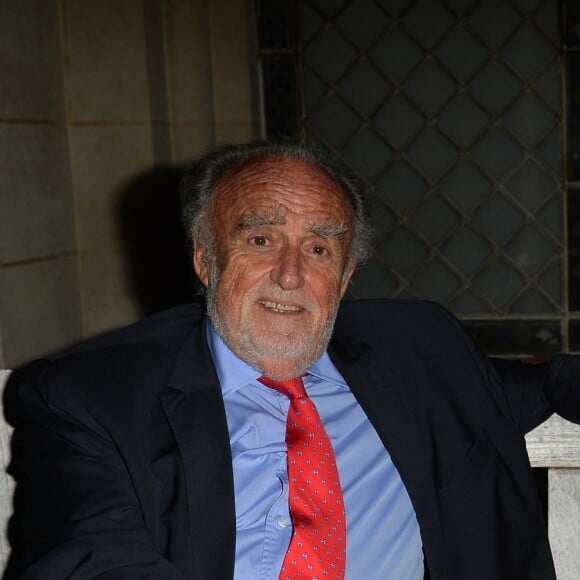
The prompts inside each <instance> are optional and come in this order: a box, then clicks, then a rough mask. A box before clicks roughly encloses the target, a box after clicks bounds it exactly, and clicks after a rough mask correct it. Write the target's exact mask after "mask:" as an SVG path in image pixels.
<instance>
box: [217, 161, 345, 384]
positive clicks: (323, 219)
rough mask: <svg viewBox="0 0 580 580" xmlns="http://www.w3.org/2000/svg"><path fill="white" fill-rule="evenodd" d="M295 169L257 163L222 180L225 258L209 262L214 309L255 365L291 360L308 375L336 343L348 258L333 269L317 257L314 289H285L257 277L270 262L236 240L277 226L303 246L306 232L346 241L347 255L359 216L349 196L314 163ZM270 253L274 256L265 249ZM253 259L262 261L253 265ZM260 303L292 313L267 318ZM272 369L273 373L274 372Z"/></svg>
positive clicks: (220, 232) (221, 248) (230, 339)
mask: <svg viewBox="0 0 580 580" xmlns="http://www.w3.org/2000/svg"><path fill="white" fill-rule="evenodd" d="M296 167H297V166H296V164H294V166H293V167H290V169H289V167H288V164H287V163H284V162H276V163H262V164H261V165H260V166H259V167H254V168H248V167H246V168H244V169H243V171H242V172H241V173H237V174H234V175H233V176H231V178H230V179H228V180H224V181H222V183H220V185H219V193H218V191H217V188H216V192H214V194H215V193H218V195H219V198H214V199H219V202H216V203H214V204H213V207H212V219H213V223H214V226H215V228H216V236H217V237H218V238H219V240H220V243H218V244H217V246H218V247H217V250H218V256H219V259H218V260H215V259H214V260H212V259H211V257H209V256H208V259H207V260H206V265H207V267H208V292H207V306H208V314H209V316H210V318H211V320H212V322H213V324H214V326H215V328H216V330H217V331H218V333H219V334H220V335H221V336H222V337H223V338H224V340H225V341H226V343H227V344H228V345H229V346H230V348H232V350H233V351H234V352H236V354H238V356H240V357H241V358H242V359H244V360H246V362H248V363H249V364H251V365H252V366H254V367H255V368H258V369H260V370H261V371H262V372H265V370H266V369H264V368H262V363H263V362H264V361H266V362H267V364H268V365H270V363H271V361H270V360H267V359H280V360H284V361H286V363H288V364H286V366H285V368H286V369H288V368H290V366H291V367H292V368H293V370H292V371H288V372H291V373H293V376H297V375H298V374H301V373H303V372H305V371H306V370H307V368H308V367H309V366H310V365H311V364H312V363H313V362H314V361H315V360H317V359H318V358H319V357H320V356H321V355H322V353H323V352H324V350H325V349H326V346H327V344H328V341H329V340H330V337H331V334H332V329H333V327H334V321H335V317H336V312H337V305H338V302H339V299H340V289H341V283H342V282H343V281H344V279H345V275H346V274H347V272H346V270H345V264H344V263H343V261H342V257H341V256H339V255H337V256H335V258H334V262H331V265H330V266H325V265H320V266H319V265H318V263H316V262H313V264H312V265H310V266H309V268H310V269H309V271H308V273H307V277H308V276H310V275H312V276H314V279H315V284H316V286H314V287H313V288H311V287H310V285H309V283H305V284H302V285H300V287H297V288H284V287H282V286H281V285H280V284H278V283H277V282H275V281H273V280H272V278H271V277H270V275H267V274H265V275H256V273H255V272H254V270H255V267H256V266H257V267H258V271H259V270H260V269H261V268H263V265H264V263H265V262H263V261H260V260H262V258H254V257H253V256H252V254H249V255H248V256H246V255H245V253H244V250H243V247H244V245H243V243H241V242H243V240H241V241H240V244H239V245H238V242H235V243H234V241H235V238H236V236H240V235H241V234H242V233H243V232H244V231H246V230H252V229H253V228H255V229H258V230H259V228H260V227H261V226H274V230H276V226H280V227H281V229H280V231H281V232H282V235H283V236H286V243H292V244H297V245H298V250H297V251H300V243H301V242H300V240H301V238H302V237H305V236H311V235H314V236H320V237H321V238H341V239H340V247H341V249H342V251H341V252H340V253H341V254H343V253H344V254H346V251H347V248H346V246H347V245H348V241H349V240H350V238H351V236H350V235H349V233H350V231H351V228H352V221H353V212H352V211H351V208H350V206H349V205H348V203H349V202H348V200H347V199H346V197H345V196H344V195H343V192H342V191H341V190H338V189H337V187H336V186H335V185H334V184H333V182H332V181H331V180H328V179H325V178H324V176H322V177H321V174H320V172H318V173H316V171H315V168H314V169H313V168H312V167H310V166H308V167H306V168H304V167H302V168H300V171H296ZM302 169H305V170H304V171H302ZM347 224H348V225H347ZM349 226H350V227H349ZM264 255H265V256H266V259H269V258H268V256H269V255H268V254H267V253H265V254H264ZM272 256H275V254H272ZM255 259H257V260H259V261H258V262H254V261H253V260H255ZM299 259H300V258H299ZM266 263H267V262H266ZM321 264H324V263H321ZM273 267H275V263H274V265H273ZM252 280H253V281H252ZM316 288H317V289H316ZM313 289H315V291H314V293H313ZM258 304H261V307H262V308H265V309H269V311H271V312H274V311H276V310H277V309H278V310H280V309H281V310H283V311H286V310H289V314H288V315H286V314H283V313H282V314H280V316H282V318H277V316H276V315H265V316H261V315H260V311H259V310H255V307H256V305H258ZM280 306H281V307H282V308H277V307H280ZM297 308H298V309H299V310H298V311H297V310H296V309H297ZM295 312H296V315H297V316H298V317H299V318H296V319H295V320H297V321H299V322H297V323H296V324H294V323H293V322H290V323H288V324H287V323H286V322H284V321H292V320H293V319H292V318H284V317H285V316H289V317H293V316H295V314H294V313H295ZM300 312H303V314H300ZM278 321H282V323H279V322H278ZM300 321H301V322H300ZM289 365H290V366H289ZM268 370H269V374H270V375H272V369H271V368H269V369H268ZM285 372H286V371H285ZM278 378H284V377H282V376H279V377H278ZM285 378H288V376H286V377H285Z"/></svg>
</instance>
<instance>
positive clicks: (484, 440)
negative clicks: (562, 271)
mask: <svg viewBox="0 0 580 580" xmlns="http://www.w3.org/2000/svg"><path fill="white" fill-rule="evenodd" d="M202 321H203V311H202V309H201V308H200V307H198V306H195V305H187V306H182V307H178V308H175V309H172V310H169V311H166V312H164V313H161V314H159V315H156V316H154V317H151V318H149V319H147V320H145V321H143V322H140V323H138V324H135V325H132V326H130V327H128V328H125V329H122V330H120V331H116V332H114V333H111V334H108V335H105V336H104V337H101V338H98V339H94V340H91V341H89V342H87V343H84V344H82V345H80V346H78V347H76V348H74V349H72V350H69V351H67V352H65V353H63V354H60V355H56V356H53V357H50V358H47V359H44V360H41V361H37V362H35V363H33V364H32V365H29V366H28V367H27V368H25V369H23V370H22V371H19V372H16V373H14V376H13V378H12V380H11V381H10V383H9V385H8V391H7V397H6V401H7V404H8V414H9V417H10V419H11V420H12V421H13V422H14V424H15V436H14V463H13V468H12V469H13V472H14V474H15V477H16V479H17V483H18V494H17V499H16V516H15V518H14V521H13V522H12V528H11V530H12V535H13V537H14V538H15V542H16V548H17V549H16V551H15V557H14V560H13V562H12V569H17V568H18V567H23V569H25V572H24V573H23V575H22V577H23V578H29V579H32V578H34V579H40V580H52V579H54V580H62V579H64V578H74V579H75V580H81V579H89V578H90V579H93V578H99V579H106V580H113V579H119V580H120V579H137V578H139V579H144V578H151V579H155V580H159V579H170V578H172V579H173V578H174V579H197V580H212V579H220V580H221V579H227V578H232V574H233V567H234V551H235V513H234V491H233V476H232V465H231V454H230V447H229V438H228V430H227V424H226V418H225V412H224V406H223V402H222V398H221V394H220V388H219V385H218V381H217V377H216V373H215V369H214V366H213V363H212V360H211V356H210V354H209V350H208V347H207V344H206V341H205V335H204V325H203V323H202ZM329 352H330V355H331V357H332V359H333V361H334V363H335V364H336V366H337V368H338V369H339V371H340V372H341V373H342V375H343V376H344V378H345V379H346V381H347V382H348V384H349V385H350V387H351V389H352V391H353V393H354V395H355V396H356V398H357V399H358V401H359V402H360V404H361V406H362V407H363V409H364V411H365V412H366V414H367V416H368V418H369V419H370V421H371V422H372V423H373V425H374V427H375V429H376V431H377V433H378V434H379V436H380V438H381V439H382V441H383V442H384V444H385V446H386V447H387V449H388V450H389V453H390V454H391V456H392V458H393V461H394V462H395V464H396V466H397V468H398V470H399V472H400V474H401V477H402V479H403V481H404V483H405V485H406V487H407V490H408V492H409V495H410V497H411V500H412V503H413V506H414V508H415V511H416V514H417V519H418V522H419V525H420V528H421V535H422V539H423V545H424V554H425V561H426V565H427V568H428V571H429V574H430V577H431V579H432V580H443V579H464V580H478V579H481V580H484V579H485V580H502V579H505V580H508V579H509V580H514V579H520V578H521V579H526V580H548V579H550V578H555V574H554V570H553V564H552V559H551V555H550V549H549V546H548V541H547V536H546V526H545V523H544V521H543V516H542V510H541V506H540V502H539V499H538V496H537V491H536V485H535V482H534V479H533V477H532V473H531V470H530V465H529V460H528V457H527V454H526V449H525V442H524V434H525V433H526V432H527V431H529V430H530V429H532V428H533V427H535V426H536V425H538V424H539V423H540V422H542V421H543V420H545V419H546V418H547V417H548V416H549V415H550V414H551V413H552V412H554V411H556V412H558V413H560V414H561V415H563V416H565V417H567V418H569V419H571V420H575V421H577V422H578V421H580V385H579V382H580V360H579V359H578V358H576V357H571V356H558V357H555V358H554V359H553V360H552V362H551V363H549V364H543V365H522V364H519V363H508V362H498V361H495V362H492V361H490V360H489V359H487V358H486V357H484V356H482V355H481V354H480V353H479V352H478V351H477V350H476V349H475V348H474V346H473V344H472V342H471V341H470V339H469V338H468V337H467V336H466V335H465V333H464V332H463V330H462V329H461V327H460V326H459V324H458V323H457V322H456V320H455V319H454V318H453V317H452V316H451V315H449V314H448V313H447V312H446V311H445V310H443V309H442V308H440V307H438V306H436V305H433V304H430V303H424V302H413V301H366V302H352V303H344V304H343V305H342V307H341V310H340V313H339V316H338V319H337V323H336V327H335V332H334V335H333V339H332V341H331V344H330V346H329ZM372 533H374V532H373V530H369V534H372ZM401 580H404V579H401Z"/></svg>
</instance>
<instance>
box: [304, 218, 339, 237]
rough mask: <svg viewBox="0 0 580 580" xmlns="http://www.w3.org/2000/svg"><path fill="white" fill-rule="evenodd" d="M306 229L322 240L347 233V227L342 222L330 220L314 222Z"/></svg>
mask: <svg viewBox="0 0 580 580" xmlns="http://www.w3.org/2000/svg"><path fill="white" fill-rule="evenodd" d="M308 229H309V230H310V231H311V232H312V233H313V234H316V235H317V236H320V237H322V238H336V237H338V236H342V235H344V234H346V232H347V231H348V227H347V226H346V224H345V223H344V222H335V221H333V220H330V219H327V220H321V221H318V222H315V223H313V224H312V225H311V226H310V227H309V228H308Z"/></svg>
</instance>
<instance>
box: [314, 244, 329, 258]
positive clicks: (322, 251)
mask: <svg viewBox="0 0 580 580" xmlns="http://www.w3.org/2000/svg"><path fill="white" fill-rule="evenodd" d="M312 251H313V252H314V253H315V254H316V255H317V256H324V254H327V253H328V250H327V249H326V248H325V247H324V246H314V247H313V248H312Z"/></svg>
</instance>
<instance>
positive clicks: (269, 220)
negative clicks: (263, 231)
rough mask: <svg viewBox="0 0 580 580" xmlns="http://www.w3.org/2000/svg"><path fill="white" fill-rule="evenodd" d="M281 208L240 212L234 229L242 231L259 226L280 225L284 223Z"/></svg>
mask: <svg viewBox="0 0 580 580" xmlns="http://www.w3.org/2000/svg"><path fill="white" fill-rule="evenodd" d="M284 213H285V212H284V211H283V210H282V208H276V209H273V210H272V211H268V212H261V211H252V212H248V213H245V214H242V215H241V216H240V217H239V218H238V220H237V221H236V228H235V229H236V231H237V232H243V231H245V230H251V229H253V228H257V227H260V226H281V225H284V224H285V223H286V216H285V215H284Z"/></svg>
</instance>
